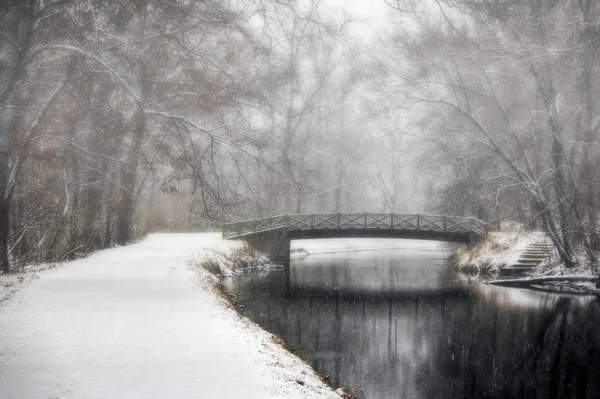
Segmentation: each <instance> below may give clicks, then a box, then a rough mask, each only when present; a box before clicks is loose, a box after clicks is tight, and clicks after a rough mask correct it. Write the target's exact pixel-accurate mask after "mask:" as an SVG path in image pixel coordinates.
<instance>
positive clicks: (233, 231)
mask: <svg viewBox="0 0 600 399" xmlns="http://www.w3.org/2000/svg"><path fill="white" fill-rule="evenodd" d="M279 229H286V230H288V231H298V230H299V231H318V230H337V231H339V232H340V236H343V233H344V230H347V231H348V233H350V231H356V230H357V229H360V230H365V233H366V231H369V230H370V231H377V230H391V231H405V232H410V231H414V232H419V233H421V234H420V235H421V236H422V235H423V233H425V232H435V233H448V234H451V233H463V234H472V235H474V236H476V237H481V236H483V234H484V232H485V223H484V222H482V221H480V220H478V219H476V218H465V217H456V216H445V215H442V216H434V215H421V214H401V213H341V212H338V213H311V214H299V215H278V216H270V217H266V218H262V219H254V220H246V221H243V222H238V223H229V224H226V225H225V226H223V238H225V239H231V240H233V239H242V238H249V237H251V236H252V235H255V234H258V233H265V232H269V231H275V230H279ZM364 235H368V234H364Z"/></svg>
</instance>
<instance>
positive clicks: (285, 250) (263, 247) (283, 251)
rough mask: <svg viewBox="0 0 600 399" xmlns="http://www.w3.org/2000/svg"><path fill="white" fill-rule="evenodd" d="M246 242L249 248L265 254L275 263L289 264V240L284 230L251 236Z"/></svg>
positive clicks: (286, 231)
mask: <svg viewBox="0 0 600 399" xmlns="http://www.w3.org/2000/svg"><path fill="white" fill-rule="evenodd" d="M246 242H247V243H248V245H250V247H251V248H253V249H256V250H258V251H261V252H264V253H266V254H267V256H269V258H270V259H271V260H272V261H273V262H275V263H278V264H284V265H287V264H289V263H290V239H289V238H288V230H287V229H286V228H284V229H277V230H271V231H266V232H264V233H257V234H253V235H252V236H250V237H248V238H246Z"/></svg>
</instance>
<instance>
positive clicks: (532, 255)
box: [498, 240, 553, 279]
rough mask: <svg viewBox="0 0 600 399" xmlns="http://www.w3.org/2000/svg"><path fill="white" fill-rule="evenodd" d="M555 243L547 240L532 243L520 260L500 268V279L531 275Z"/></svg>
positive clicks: (522, 253)
mask: <svg viewBox="0 0 600 399" xmlns="http://www.w3.org/2000/svg"><path fill="white" fill-rule="evenodd" d="M552 249H553V245H552V244H550V243H548V242H547V241H545V240H544V241H537V242H534V243H531V244H529V245H528V246H527V248H526V249H525V250H524V251H523V252H521V255H520V256H519V260H517V262H516V263H514V264H512V265H507V266H506V267H503V268H502V269H500V273H499V274H498V278H499V279H509V278H524V277H528V276H529V275H531V273H532V272H533V270H534V269H535V268H536V267H537V266H538V265H539V264H540V263H542V262H543V261H544V260H545V259H546V258H547V257H548V256H549V255H550V254H551V251H552Z"/></svg>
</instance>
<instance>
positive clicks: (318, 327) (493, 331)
mask: <svg viewBox="0 0 600 399" xmlns="http://www.w3.org/2000/svg"><path fill="white" fill-rule="evenodd" d="M443 255H444V254H443V253H441V252H440V253H435V252H431V251H428V252H426V254H425V255H421V256H420V257H419V256H417V255H415V254H414V253H413V252H412V251H407V252H406V253H398V251H396V252H394V253H381V252H371V253H368V254H366V253H363V254H358V253H354V254H346V255H344V257H343V259H340V258H336V257H332V256H321V257H319V258H312V259H311V258H310V257H309V258H306V259H305V260H302V261H298V262H295V263H293V265H292V268H291V270H290V273H289V274H286V273H282V272H278V273H269V274H265V275H262V276H250V277H242V278H236V279H229V280H227V289H228V290H229V291H231V292H235V293H239V294H241V295H243V299H242V300H241V302H240V306H241V307H242V308H241V311H242V312H243V313H244V314H245V315H246V316H248V317H249V318H251V319H252V320H254V321H256V322H257V323H259V324H260V325H262V326H263V327H264V328H266V329H267V330H269V331H271V332H272V333H274V334H277V335H280V336H282V337H283V338H284V340H285V341H286V343H287V345H288V347H290V348H291V349H292V350H294V351H296V352H297V353H298V354H300V355H301V356H302V357H304V358H305V359H307V360H308V361H309V362H310V363H311V364H312V365H313V367H314V368H315V369H316V370H318V371H320V372H323V373H327V374H330V375H331V378H332V381H333V382H334V383H335V384H343V385H348V386H351V387H354V388H355V389H356V390H357V391H360V392H362V393H363V394H364V396H365V397H366V398H465V397H466V398H468V397H472V398H510V397H531V398H546V397H568V398H571V397H581V398H588V397H590V398H591V397H597V394H599V393H600V390H599V389H598V386H599V385H600V384H599V383H598V376H599V372H598V371H599V370H598V367H599V366H598V365H600V357H599V356H600V355H599V354H600V351H599V349H600V331H599V330H598V329H599V327H600V309H599V303H598V300H597V299H596V298H588V297H585V298H581V297H564V296H557V295H551V294H546V293H538V292H530V291H522V290H515V289H504V288H496V287H487V286H469V287H463V286H459V285H456V284H452V283H451V281H450V276H449V275H448V272H447V268H446V267H445V260H444V258H445V256H443ZM337 256H339V255H337ZM419 264H420V265H421V268H420V269H419V267H418V266H419Z"/></svg>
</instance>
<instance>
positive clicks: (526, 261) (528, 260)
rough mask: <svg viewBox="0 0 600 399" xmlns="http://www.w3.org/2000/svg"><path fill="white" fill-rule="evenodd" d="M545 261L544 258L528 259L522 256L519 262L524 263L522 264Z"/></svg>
mask: <svg viewBox="0 0 600 399" xmlns="http://www.w3.org/2000/svg"><path fill="white" fill-rule="evenodd" d="M543 261H544V259H526V258H520V259H519V260H518V261H517V262H518V263H522V264H526V265H536V266H537V265H539V264H540V263H542V262H543Z"/></svg>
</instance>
